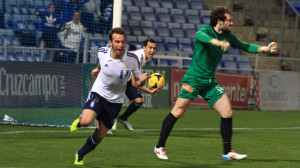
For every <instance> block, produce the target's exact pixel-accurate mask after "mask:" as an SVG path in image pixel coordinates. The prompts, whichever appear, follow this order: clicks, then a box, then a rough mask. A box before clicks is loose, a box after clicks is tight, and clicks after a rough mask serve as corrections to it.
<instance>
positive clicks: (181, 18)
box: [172, 14, 186, 23]
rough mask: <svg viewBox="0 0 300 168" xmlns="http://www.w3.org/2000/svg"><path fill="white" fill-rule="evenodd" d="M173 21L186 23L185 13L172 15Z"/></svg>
mask: <svg viewBox="0 0 300 168" xmlns="http://www.w3.org/2000/svg"><path fill="white" fill-rule="evenodd" d="M172 17H173V21H174V22H176V23H186V18H185V16H184V15H179V14H175V15H172Z"/></svg>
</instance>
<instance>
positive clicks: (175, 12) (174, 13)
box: [170, 8, 184, 15]
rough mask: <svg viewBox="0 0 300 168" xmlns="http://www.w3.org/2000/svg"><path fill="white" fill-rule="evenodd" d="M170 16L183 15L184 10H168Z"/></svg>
mask: <svg viewBox="0 0 300 168" xmlns="http://www.w3.org/2000/svg"><path fill="white" fill-rule="evenodd" d="M170 14H171V15H183V14H184V10H183V9H176V8H173V9H170Z"/></svg>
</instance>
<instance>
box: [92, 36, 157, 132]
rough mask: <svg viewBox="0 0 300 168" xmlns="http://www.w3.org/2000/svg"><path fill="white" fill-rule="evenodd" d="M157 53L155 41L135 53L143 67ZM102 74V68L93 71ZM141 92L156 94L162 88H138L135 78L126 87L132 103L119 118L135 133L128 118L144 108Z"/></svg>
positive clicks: (144, 45) (93, 73) (149, 42)
mask: <svg viewBox="0 0 300 168" xmlns="http://www.w3.org/2000/svg"><path fill="white" fill-rule="evenodd" d="M155 52H156V41H155V40H154V39H151V38H149V39H147V40H145V41H144V43H143V48H142V49H139V50H136V51H134V52H133V53H134V54H135V55H136V56H137V57H138V59H139V62H140V64H141V66H142V67H143V66H144V65H145V64H146V62H148V61H151V60H152V58H153V56H154V54H155ZM99 72H100V68H99V67H97V68H95V69H93V70H92V75H93V76H97V75H98V73H99ZM141 90H143V91H145V92H148V93H152V94H153V93H156V92H158V91H160V90H161V88H155V89H149V88H147V87H145V86H142V87H137V86H136V85H135V80H134V78H130V79H129V80H128V82H127V87H126V92H125V93H126V96H127V97H128V99H129V100H130V101H132V103H131V104H130V105H129V106H128V108H127V110H126V111H125V112H124V114H122V115H121V116H120V117H119V118H118V121H119V122H120V123H122V124H124V126H125V127H126V128H127V129H128V130H129V131H133V130H134V129H133V127H132V125H131V124H130V122H129V121H128V117H129V116H130V115H132V114H133V113H134V112H136V111H137V110H138V109H139V108H140V107H142V105H143V103H144V99H143V96H142V94H141Z"/></svg>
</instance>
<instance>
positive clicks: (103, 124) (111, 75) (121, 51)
mask: <svg viewBox="0 0 300 168" xmlns="http://www.w3.org/2000/svg"><path fill="white" fill-rule="evenodd" d="M108 35H109V41H108V42H109V45H110V46H111V48H108V47H101V48H100V49H99V51H98V59H99V65H98V66H99V68H100V69H101V71H100V73H99V75H98V76H97V78H96V80H95V82H94V84H93V87H92V89H91V92H90V93H89V96H88V99H87V101H86V103H85V105H84V108H83V111H82V113H81V116H80V117H79V119H76V120H75V121H74V122H73V123H72V125H71V128H70V131H71V132H73V131H77V130H78V129H79V128H80V127H82V126H89V125H90V124H91V123H93V122H94V120H95V119H97V121H98V122H97V126H96V129H95V132H94V133H93V134H92V135H91V136H90V137H89V138H88V139H87V141H86V143H85V144H84V145H83V147H82V148H81V149H80V150H78V152H77V153H76V154H75V161H74V164H76V165H83V164H84V162H83V157H84V156H85V155H86V154H88V153H89V152H91V151H92V150H94V149H95V147H96V146H97V145H98V144H99V143H100V142H101V141H102V139H103V138H104V137H105V135H106V133H107V131H108V130H110V129H111V128H112V126H113V124H114V122H115V121H116V119H117V117H118V115H119V112H120V110H121V107H122V104H123V103H124V97H125V90H126V85H127V81H128V79H129V78H131V74H132V75H133V76H134V79H135V81H136V85H137V86H143V85H144V84H145V82H146V80H147V77H148V74H147V73H145V74H142V72H141V65H140V63H139V60H138V57H137V56H136V55H135V54H134V53H130V52H128V51H127V50H125V46H126V34H125V30H124V29H122V28H114V29H112V30H110V31H109V33H108Z"/></svg>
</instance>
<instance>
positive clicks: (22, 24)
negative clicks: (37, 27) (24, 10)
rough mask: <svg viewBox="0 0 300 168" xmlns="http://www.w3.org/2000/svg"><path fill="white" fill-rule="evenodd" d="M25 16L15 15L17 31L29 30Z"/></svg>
mask: <svg viewBox="0 0 300 168" xmlns="http://www.w3.org/2000/svg"><path fill="white" fill-rule="evenodd" d="M23 16H24V15H21V14H13V20H14V23H15V25H16V26H17V27H16V29H19V30H25V29H27V24H26V22H25V19H24V17H23Z"/></svg>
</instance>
